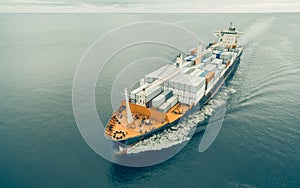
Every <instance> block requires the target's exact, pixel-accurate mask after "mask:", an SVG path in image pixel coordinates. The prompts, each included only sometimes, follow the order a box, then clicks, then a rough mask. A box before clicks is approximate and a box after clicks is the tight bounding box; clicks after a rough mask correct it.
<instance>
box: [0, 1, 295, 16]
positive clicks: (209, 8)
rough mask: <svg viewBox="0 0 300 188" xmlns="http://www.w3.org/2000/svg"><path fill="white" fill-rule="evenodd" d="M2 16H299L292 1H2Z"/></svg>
mask: <svg viewBox="0 0 300 188" xmlns="http://www.w3.org/2000/svg"><path fill="white" fill-rule="evenodd" d="M0 12H1V13H25V12H28V13H41V12H43V13H57V12H62V13H84V12H86V13H109V12H113V13H114V12H116V13H118V12H120V13H125V12H129V13H132V12H133V13H134V12H142V13H215V12H216V13H219V12H300V2H298V1H292V0H252V1H250V2H249V1H244V0H222V1H219V0H210V1H207V0H185V1H182V0H98V1H95V0H49V1H47V0H45V1H39V0H2V1H0Z"/></svg>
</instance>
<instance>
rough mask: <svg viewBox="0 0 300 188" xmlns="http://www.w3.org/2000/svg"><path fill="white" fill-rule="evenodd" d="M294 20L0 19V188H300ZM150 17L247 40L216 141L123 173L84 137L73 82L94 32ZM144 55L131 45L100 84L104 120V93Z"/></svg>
mask: <svg viewBox="0 0 300 188" xmlns="http://www.w3.org/2000/svg"><path fill="white" fill-rule="evenodd" d="M299 15H300V14H296V13H294V14H292V13H291V14H1V15H0V143H1V145H0V187H161V186H165V187H175V186H176V187H298V186H299V185H300V181H299V179H300V175H299V174H300V123H299V122H300V116H299V114H300V108H299V104H300V89H299V86H300V84H299V80H300V55H299V47H300V45H299V43H300V39H299V37H298V36H299V34H300V21H299ZM153 20H154V21H157V20H159V21H166V22H172V23H176V24H178V25H179V26H182V27H185V28H187V29H189V30H191V31H193V32H194V33H196V34H197V35H198V36H199V37H200V38H202V39H203V40H204V41H206V42H209V41H211V40H213V39H214V38H213V35H212V32H213V31H214V30H215V29H219V28H223V27H224V26H226V24H227V23H228V21H229V20H234V21H235V22H236V23H237V25H238V28H239V30H241V31H247V30H248V31H249V32H250V33H251V32H253V33H254V34H253V35H249V37H248V41H244V42H245V50H244V54H243V56H242V59H241V64H240V66H239V68H238V70H237V72H236V73H235V75H234V77H233V78H232V80H231V81H230V86H229V87H230V89H232V90H234V91H235V92H232V93H231V94H230V96H229V99H228V101H227V112H226V117H225V120H224V124H223V127H222V129H221V131H220V133H219V135H218V137H217V139H216V140H215V142H214V143H213V145H212V146H211V147H210V148H209V149H208V150H207V151H205V152H204V153H199V152H198V145H199V141H200V139H201V137H202V134H197V135H195V136H194V137H193V138H192V139H191V141H190V142H189V143H188V145H187V146H186V147H185V148H184V149H183V150H182V151H181V152H180V153H178V154H177V155H176V156H175V157H173V158H171V159H170V160H168V161H166V162H164V163H161V164H158V165H155V166H151V167H147V168H129V167H122V166H118V165H114V164H112V163H110V162H108V161H106V160H104V159H102V158H101V157H100V156H98V155H97V154H95V153H94V152H93V151H92V150H91V149H90V148H89V147H88V145H87V144H86V143H85V142H84V140H83V139H82V137H81V136H80V133H79V131H78V129H77V126H76V123H75V120H74V116H73V111H72V96H71V94H72V82H73V77H74V73H75V70H76V66H77V64H78V62H79V60H80V58H81V56H82V54H83V53H84V51H85V50H86V49H87V48H88V47H89V45H90V44H91V43H92V42H93V41H94V40H96V39H97V38H98V37H99V36H101V35H103V34H104V33H106V32H108V31H110V30H111V29H114V28H115V27H118V26H121V25H124V24H128V23H132V22H139V21H153ZM270 20H271V21H270ZM253 25H254V26H255V27H252V28H251V26H253ZM149 49H151V50H149ZM157 49H158V48H157ZM149 51H150V52H151V53H160V51H159V50H155V48H153V46H151V45H150V46H147V45H144V46H136V47H133V48H132V49H128V51H127V52H126V51H125V52H123V54H120V55H119V56H116V57H115V58H113V59H112V60H111V61H112V64H111V65H112V66H110V67H107V69H106V70H108V71H106V72H105V73H103V74H101V75H100V78H99V79H101V80H102V81H103V80H104V82H100V83H99V84H98V85H97V90H96V95H97V100H96V103H97V107H98V112H99V116H101V117H103V118H104V119H106V120H107V119H108V118H109V116H110V114H111V112H112V108H111V107H110V100H109V99H110V96H109V95H108V94H109V93H110V89H111V85H112V83H113V79H114V77H115V75H116V73H117V72H118V71H119V70H120V69H121V68H122V66H124V65H125V64H126V63H128V62H130V61H132V60H134V59H137V58H140V57H142V56H144V55H149V54H151V53H150V52H149ZM167 56H169V55H166V57H167ZM116 65H119V66H116ZM107 99H108V100H107Z"/></svg>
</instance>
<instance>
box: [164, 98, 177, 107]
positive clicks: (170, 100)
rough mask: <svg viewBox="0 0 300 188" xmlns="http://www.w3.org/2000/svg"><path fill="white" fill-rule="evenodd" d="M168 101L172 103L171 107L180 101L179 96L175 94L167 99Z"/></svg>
mask: <svg viewBox="0 0 300 188" xmlns="http://www.w3.org/2000/svg"><path fill="white" fill-rule="evenodd" d="M167 102H169V103H170V104H171V108H172V107H173V106H174V105H175V104H176V103H177V102H178V97H177V96H173V97H171V98H169V99H168V100H167Z"/></svg>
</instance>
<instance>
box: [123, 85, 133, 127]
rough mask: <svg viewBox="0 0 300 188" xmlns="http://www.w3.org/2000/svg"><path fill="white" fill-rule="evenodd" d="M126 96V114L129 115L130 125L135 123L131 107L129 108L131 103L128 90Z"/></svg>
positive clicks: (125, 91) (125, 92)
mask: <svg viewBox="0 0 300 188" xmlns="http://www.w3.org/2000/svg"><path fill="white" fill-rule="evenodd" d="M124 94H125V101H126V114H127V122H128V124H130V123H132V122H133V118H132V114H131V110H130V106H129V101H128V93H127V88H125V89H124Z"/></svg>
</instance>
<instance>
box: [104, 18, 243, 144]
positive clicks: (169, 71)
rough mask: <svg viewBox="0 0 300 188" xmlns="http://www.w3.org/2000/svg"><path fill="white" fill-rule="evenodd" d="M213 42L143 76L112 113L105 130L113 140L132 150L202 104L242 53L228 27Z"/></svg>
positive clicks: (226, 75)
mask: <svg viewBox="0 0 300 188" xmlns="http://www.w3.org/2000/svg"><path fill="white" fill-rule="evenodd" d="M214 35H215V37H216V38H217V39H216V41H215V42H212V43H209V44H208V45H207V46H202V45H201V44H199V45H198V46H197V47H196V48H194V49H191V50H190V51H189V53H187V54H185V55H183V54H179V55H178V56H177V58H176V62H174V63H171V64H168V65H165V66H163V67H161V68H159V69H158V70H155V71H154V72H151V73H149V74H147V75H145V76H144V78H142V79H141V80H140V81H139V86H138V87H137V88H135V89H133V90H132V91H130V92H128V91H127V89H126V88H125V89H124V99H123V100H122V102H121V104H120V106H119V108H118V109H117V110H116V111H115V112H113V114H112V116H111V118H110V120H109V121H108V123H107V125H106V128H105V136H106V137H107V138H108V139H111V140H112V141H115V142H119V143H123V144H127V145H131V144H134V143H136V142H138V141H140V140H143V139H145V138H148V137H150V136H152V135H153V134H155V133H159V132H162V131H163V130H165V129H167V128H170V127H172V126H174V125H176V124H177V123H178V122H179V121H180V119H181V118H183V117H185V116H188V115H189V114H190V113H192V112H193V111H195V110H199V108H201V107H202V106H203V105H205V104H206V103H207V102H208V101H209V100H210V99H211V98H212V97H213V96H214V95H215V94H216V93H217V92H218V90H219V88H220V87H221V85H222V84H223V83H224V82H225V81H226V80H227V79H228V78H230V76H231V75H232V74H233V73H234V71H235V70H236V67H237V65H238V64H239V62H240V57H241V55H242V53H243V48H242V46H241V45H238V44H237V39H238V38H239V37H240V36H241V35H243V33H242V32H239V31H237V30H236V28H235V27H234V25H233V23H230V26H229V28H228V29H224V30H220V31H215V32H214Z"/></svg>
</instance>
